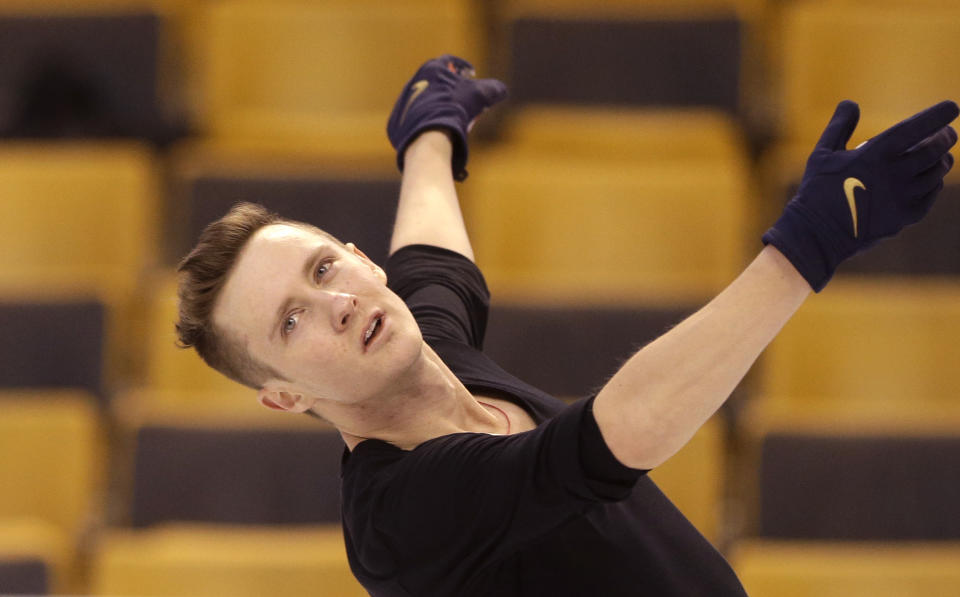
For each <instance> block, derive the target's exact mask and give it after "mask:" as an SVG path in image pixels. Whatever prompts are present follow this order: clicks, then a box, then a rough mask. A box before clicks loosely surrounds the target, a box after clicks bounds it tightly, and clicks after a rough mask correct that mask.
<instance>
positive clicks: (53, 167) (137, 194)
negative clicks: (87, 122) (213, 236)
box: [0, 142, 159, 297]
mask: <svg viewBox="0 0 960 597" xmlns="http://www.w3.org/2000/svg"><path fill="white" fill-rule="evenodd" d="M0 186H2V187H3V189H4V201H3V203H2V204H0V206H2V207H0V252H2V253H3V255H4V256H5V258H6V261H5V263H4V267H3V269H2V270H0V285H2V286H0V288H3V289H5V290H6V289H12V290H17V289H22V288H36V287H39V288H41V289H50V290H59V289H63V288H78V289H85V290H93V291H97V292H98V293H102V294H104V295H106V296H107V297H111V296H117V295H120V296H126V295H128V294H129V293H130V292H131V288H132V287H133V286H134V285H135V283H136V280H137V276H138V275H139V273H140V271H141V269H142V268H143V267H144V266H145V265H147V264H149V263H150V260H151V259H152V257H153V256H154V255H155V254H156V246H157V245H158V244H159V243H158V236H157V234H158V232H159V230H158V227H157V226H156V223H157V219H158V218H157V215H158V214H157V212H158V204H157V196H156V195H157V187H156V178H155V172H154V166H153V162H152V155H151V153H150V152H149V151H148V150H147V149H146V148H145V147H143V146H141V145H137V144H130V143H119V142H117V143H91V142H76V143H56V144H50V143H46V144H44V143H8V144H3V145H0Z"/></svg>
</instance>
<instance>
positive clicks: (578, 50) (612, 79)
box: [502, 3, 743, 114]
mask: <svg viewBox="0 0 960 597" xmlns="http://www.w3.org/2000/svg"><path fill="white" fill-rule="evenodd" d="M534 4H535V5H534V6H524V4H523V3H520V5H519V6H515V7H510V8H508V9H507V13H506V15H504V16H503V17H502V18H503V19H504V20H505V21H506V22H507V25H508V30H509V32H508V33H507V35H508V36H509V46H510V58H509V60H510V75H509V77H508V85H509V87H510V93H511V101H512V102H514V103H516V104H528V103H553V104H557V103H559V104H581V105H583V104H587V105H611V104H612V105H631V106H648V107H649V106H674V107H680V106H683V107H689V106H701V107H712V108H715V109H718V110H721V111H725V112H728V113H731V114H732V113H736V112H737V111H738V109H739V106H740V90H741V88H740V81H741V58H742V51H743V50H742V45H743V31H742V28H743V23H742V21H741V19H740V18H739V17H738V15H737V14H736V12H735V11H733V10H732V9H731V10H729V11H720V12H719V13H717V12H716V11H715V10H713V9H711V10H707V11H705V14H697V13H696V12H694V13H692V14H691V13H689V12H687V11H682V12H681V15H680V16H676V15H671V14H665V15H661V14H660V13H654V14H646V13H645V12H644V10H643V9H644V8H649V7H643V8H639V9H635V10H634V11H631V12H627V13H625V14H617V15H616V16H610V15H605V14H604V11H602V10H600V11H599V13H600V14H599V15H597V14H591V9H586V10H583V9H581V10H580V11H579V12H576V13H574V14H572V15H571V14H564V13H563V12H560V13H558V11H557V10H556V9H555V7H551V6H536V4H544V3H534ZM568 4H569V3H568ZM666 6H667V5H666V3H664V4H663V5H661V7H666ZM714 8H716V7H714Z"/></svg>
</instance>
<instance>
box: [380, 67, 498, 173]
mask: <svg viewBox="0 0 960 597" xmlns="http://www.w3.org/2000/svg"><path fill="white" fill-rule="evenodd" d="M473 75H474V71H473V66H471V65H470V63H469V62H467V61H466V60H463V59H462V58H457V57H456V56H451V55H449V54H445V55H443V56H441V57H439V58H434V59H433V60H430V61H428V62H426V63H424V64H423V66H421V67H420V70H418V71H417V73H416V74H415V75H413V78H412V79H410V81H408V82H407V84H406V86H404V88H403V91H402V92H401V93H400V97H399V98H397V103H396V104H394V106H393V112H391V113H390V119H389V120H388V121H387V136H388V137H389V138H390V143H391V144H392V145H393V148H394V149H396V150H397V167H398V168H400V171H401V172H403V154H404V152H405V151H406V150H407V146H409V145H410V143H412V142H413V140H414V139H416V138H417V135H419V134H420V133H422V132H424V131H426V130H430V129H445V130H447V131H449V132H450V133H451V135H450V138H451V141H452V142H453V160H452V164H451V166H452V168H453V177H454V178H455V179H456V180H463V179H465V178H466V177H467V170H466V165H467V133H468V132H469V130H470V127H471V125H472V124H473V121H474V120H475V119H476V118H477V116H479V115H480V113H481V112H483V111H484V110H486V109H487V108H489V107H490V106H492V105H493V104H495V103H497V102H499V101H500V100H502V99H503V98H505V97H506V96H507V86H506V85H504V84H503V83H501V82H500V81H497V80H496V79H473V78H472V77H473Z"/></svg>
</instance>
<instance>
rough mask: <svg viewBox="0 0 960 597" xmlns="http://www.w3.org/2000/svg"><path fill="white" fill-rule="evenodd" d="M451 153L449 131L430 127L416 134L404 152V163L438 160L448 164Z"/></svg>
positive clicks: (451, 144) (451, 146) (451, 143)
mask: <svg viewBox="0 0 960 597" xmlns="http://www.w3.org/2000/svg"><path fill="white" fill-rule="evenodd" d="M452 155H453V142H452V141H451V139H450V133H449V132H448V131H446V130H444V129H431V130H427V131H424V132H423V133H420V134H419V135H417V138H416V139H414V140H413V141H412V142H411V143H410V145H408V146H407V149H406V151H405V152H404V163H406V164H410V163H411V162H419V161H431V160H439V161H442V162H443V163H444V164H447V165H448V166H449V164H450V160H451V157H452Z"/></svg>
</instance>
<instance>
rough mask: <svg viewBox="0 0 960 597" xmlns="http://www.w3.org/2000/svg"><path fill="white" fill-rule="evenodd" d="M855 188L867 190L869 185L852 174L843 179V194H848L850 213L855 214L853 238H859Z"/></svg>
mask: <svg viewBox="0 0 960 597" xmlns="http://www.w3.org/2000/svg"><path fill="white" fill-rule="evenodd" d="M854 189H863V190H867V187H865V186H864V185H863V183H862V182H860V180H858V179H856V178H853V177H852V176H851V177H850V178H848V179H846V180H844V181H843V194H844V195H846V196H847V205H848V206H849V207H850V215H851V216H853V238H857V202H856V201H855V200H854V197H853V190H854Z"/></svg>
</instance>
